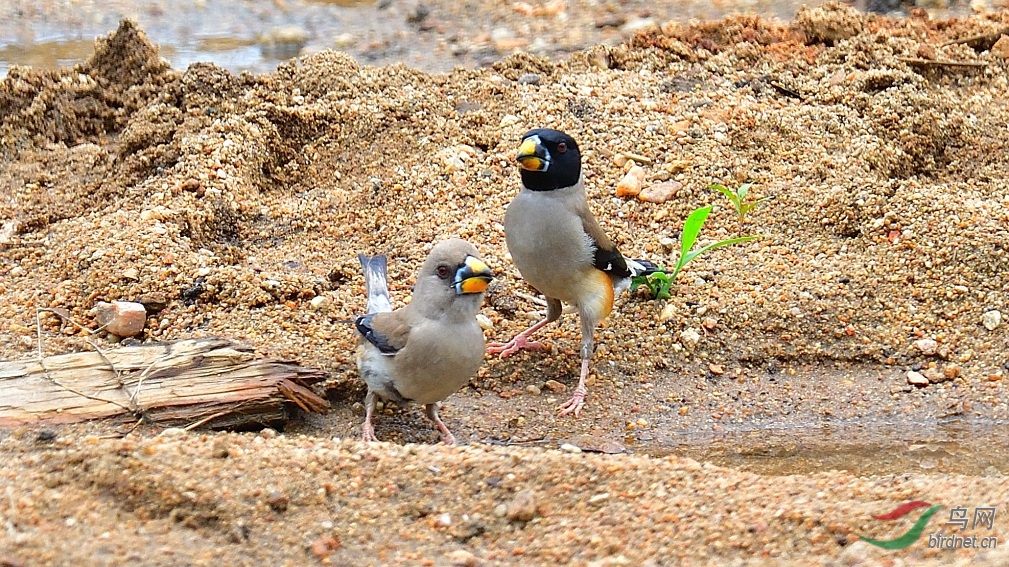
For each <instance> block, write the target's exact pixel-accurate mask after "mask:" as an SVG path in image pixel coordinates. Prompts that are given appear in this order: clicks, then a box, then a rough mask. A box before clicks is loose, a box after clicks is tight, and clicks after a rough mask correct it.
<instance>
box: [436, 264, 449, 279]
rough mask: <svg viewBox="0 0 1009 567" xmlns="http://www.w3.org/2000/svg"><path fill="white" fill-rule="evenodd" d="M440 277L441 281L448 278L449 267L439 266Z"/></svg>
mask: <svg viewBox="0 0 1009 567" xmlns="http://www.w3.org/2000/svg"><path fill="white" fill-rule="evenodd" d="M438 277H439V278H441V279H445V278H447V277H448V266H438Z"/></svg>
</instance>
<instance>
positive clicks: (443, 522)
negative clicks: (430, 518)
mask: <svg viewBox="0 0 1009 567" xmlns="http://www.w3.org/2000/svg"><path fill="white" fill-rule="evenodd" d="M435 523H436V524H438V526H439V527H442V528H447V527H449V526H451V525H452V514H449V513H448V512H445V513H444V514H441V515H440V516H438V518H437V519H436V520H435Z"/></svg>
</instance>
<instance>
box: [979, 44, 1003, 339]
mask: <svg viewBox="0 0 1009 567" xmlns="http://www.w3.org/2000/svg"><path fill="white" fill-rule="evenodd" d="M1004 38H1005V36H1003V39H1004ZM981 324H982V325H984V328H985V329H988V330H989V331H994V330H995V329H997V328H998V326H999V325H1001V324H1002V312H1001V311H999V310H998V309H992V310H991V311H985V313H984V315H982V316H981Z"/></svg>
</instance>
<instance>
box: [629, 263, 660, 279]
mask: <svg viewBox="0 0 1009 567" xmlns="http://www.w3.org/2000/svg"><path fill="white" fill-rule="evenodd" d="M624 260H625V261H626V262H627V269H628V270H630V271H631V277H634V276H647V275H649V274H655V273H659V272H662V273H666V271H665V270H664V269H662V268H660V267H659V266H658V264H655V263H654V262H649V261H648V260H634V259H631V258H624Z"/></svg>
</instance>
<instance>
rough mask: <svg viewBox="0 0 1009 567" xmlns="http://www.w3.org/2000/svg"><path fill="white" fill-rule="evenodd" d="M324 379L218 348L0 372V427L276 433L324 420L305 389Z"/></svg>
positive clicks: (142, 352) (169, 348) (192, 342)
mask: <svg viewBox="0 0 1009 567" xmlns="http://www.w3.org/2000/svg"><path fill="white" fill-rule="evenodd" d="M325 377H326V373H325V372H324V371H322V370H321V369H314V368H306V367H302V366H298V365H296V364H294V363H291V362H281V361H275V360H267V359H262V358H257V357H256V356H255V354H254V353H253V351H252V349H251V348H249V347H246V346H242V345H239V344H237V343H234V342H232V341H230V340H227V339H218V338H211V339H189V340H182V341H177V342H171V343H154V344H145V345H139V346H129V347H121V348H117V349H111V350H104V351H102V352H77V353H70V354H62V355H57V356H49V357H46V358H44V359H42V360H41V361H40V360H25V361H14V362H0V426H3V427H9V426H13V425H19V424H24V423H40V422H48V423H72V422H77V421H84V420H89V419H116V420H121V421H125V420H136V419H143V420H145V421H147V422H149V423H155V424H159V425H165V426H186V425H193V424H199V426H203V427H210V428H213V429H230V428H239V427H247V426H255V425H267V424H274V425H276V424H278V423H282V422H284V421H287V420H288V419H290V418H291V417H292V416H293V414H294V412H296V411H297V408H300V409H301V410H303V411H306V412H324V411H326V409H328V407H329V403H328V402H327V401H326V400H325V399H324V398H322V397H320V396H318V395H317V394H315V393H314V392H313V391H312V390H310V389H309V388H308V386H310V385H312V384H313V383H316V382H319V381H322V380H324V379H325ZM200 422H202V423H200Z"/></svg>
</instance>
